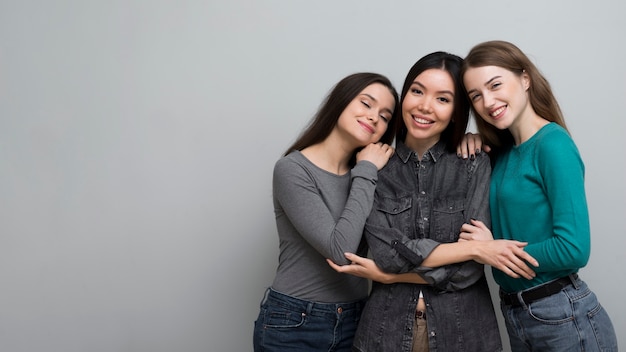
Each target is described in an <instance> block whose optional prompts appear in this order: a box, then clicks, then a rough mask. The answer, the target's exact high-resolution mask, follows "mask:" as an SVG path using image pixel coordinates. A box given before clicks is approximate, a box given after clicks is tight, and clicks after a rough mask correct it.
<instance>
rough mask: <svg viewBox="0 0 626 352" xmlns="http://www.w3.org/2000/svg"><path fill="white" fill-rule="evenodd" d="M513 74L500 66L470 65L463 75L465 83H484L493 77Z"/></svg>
mask: <svg viewBox="0 0 626 352" xmlns="http://www.w3.org/2000/svg"><path fill="white" fill-rule="evenodd" d="M511 74H513V73H512V72H511V71H509V70H507V69H505V68H502V67H499V66H480V67H470V68H468V69H467V71H465V74H464V75H463V81H464V82H465V84H470V83H472V84H483V83H485V82H487V81H488V80H490V79H492V78H493V77H505V76H508V75H511Z"/></svg>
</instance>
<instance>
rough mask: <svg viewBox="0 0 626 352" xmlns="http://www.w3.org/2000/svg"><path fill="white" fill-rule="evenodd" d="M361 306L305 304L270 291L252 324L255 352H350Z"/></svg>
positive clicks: (352, 304)
mask: <svg viewBox="0 0 626 352" xmlns="http://www.w3.org/2000/svg"><path fill="white" fill-rule="evenodd" d="M364 305H365V300H363V301H359V302H351V303H317V302H310V301H304V300H301V299H298V298H295V297H291V296H288V295H285V294H282V293H280V292H277V291H274V290H272V289H271V288H270V289H268V290H267V292H266V293H265V297H264V299H263V301H262V302H261V311H260V312H259V317H258V318H257V320H256V321H255V322H254V338H253V343H254V351H255V352H261V351H281V352H283V351H298V352H301V351H346V352H347V351H350V350H351V348H352V340H353V338H354V333H355V332H356V327H357V324H358V322H359V319H360V317H361V309H362V307H363V306H364Z"/></svg>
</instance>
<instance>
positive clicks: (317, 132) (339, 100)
mask: <svg viewBox="0 0 626 352" xmlns="http://www.w3.org/2000/svg"><path fill="white" fill-rule="evenodd" d="M374 83H380V84H382V85H384V86H385V87H387V88H388V89H389V92H391V95H393V99H394V109H393V115H392V117H391V120H390V121H389V122H388V125H387V130H386V131H385V133H384V134H383V136H382V137H381V139H380V142H383V143H387V144H391V142H393V138H394V135H395V131H396V125H397V123H398V120H399V118H398V116H399V114H400V103H399V98H398V92H397V91H396V89H395V88H394V87H393V84H391V81H390V80H389V79H388V78H387V77H385V76H383V75H381V74H378V73H372V72H359V73H353V74H351V75H349V76H347V77H345V78H343V79H342V80H341V81H339V82H338V83H337V84H336V85H335V86H334V87H333V88H332V90H331V91H330V93H329V94H328V95H327V96H326V98H325V99H324V101H323V102H322V104H321V105H320V107H319V109H318V111H317V113H316V114H315V116H313V119H312V120H311V122H310V123H309V125H308V126H307V127H306V128H305V129H304V131H303V132H302V133H301V134H300V136H299V137H298V139H297V140H296V141H295V142H294V143H293V144H292V145H291V146H290V147H289V148H288V149H287V151H286V152H285V154H284V155H287V154H289V153H291V152H292V151H294V150H302V149H304V148H306V147H309V146H311V145H314V144H317V143H320V142H322V141H324V140H325V139H326V137H328V136H329V135H330V133H331V132H332V130H333V128H335V125H337V121H338V120H339V116H341V113H343V111H344V110H345V109H346V107H347V106H348V104H350V102H352V100H353V99H354V98H355V97H356V96H357V95H359V93H361V92H362V91H363V89H365V88H366V87H368V86H369V85H372V84H374ZM356 152H357V151H356V150H355V154H356ZM352 159H354V155H353V157H352ZM353 162H354V160H353V161H352V163H353Z"/></svg>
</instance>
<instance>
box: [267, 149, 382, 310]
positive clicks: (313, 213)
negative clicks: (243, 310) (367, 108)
mask: <svg viewBox="0 0 626 352" xmlns="http://www.w3.org/2000/svg"><path fill="white" fill-rule="evenodd" d="M376 181H377V168H376V166H375V165H374V164H372V163H370V162H368V161H361V162H359V163H357V165H356V166H354V168H353V169H352V170H351V171H350V172H349V173H347V174H345V175H340V176H339V175H335V174H333V173H330V172H327V171H325V170H322V169H320V168H319V167H317V166H315V165H314V164H313V163H311V162H310V161H309V160H308V159H307V158H306V157H304V155H302V153H300V152H299V151H295V152H292V153H290V154H289V155H287V156H285V157H283V158H281V159H279V160H278V161H277V162H276V165H275V166H274V176H273V197H274V212H275V215H276V226H277V230H278V237H279V246H280V254H279V260H278V268H277V270H276V276H275V278H274V282H273V284H272V288H273V289H274V290H276V291H279V292H282V293H285V294H288V295H291V296H294V297H297V298H300V299H304V300H310V301H316V302H327V303H338V302H351V301H355V300H359V299H363V298H365V297H367V289H368V285H367V280H365V279H362V278H359V277H356V276H352V275H346V274H340V273H337V272H336V271H335V270H333V269H332V268H331V267H330V266H329V265H328V263H327V262H326V258H330V259H332V260H333V261H334V262H335V263H338V264H347V263H348V262H347V260H346V258H345V257H344V253H345V252H352V253H359V254H360V255H365V254H366V252H365V250H364V249H365V247H363V246H361V238H362V234H363V228H364V226H365V220H366V219H367V216H368V215H369V214H370V211H371V209H372V204H373V199H374V191H375V187H376Z"/></svg>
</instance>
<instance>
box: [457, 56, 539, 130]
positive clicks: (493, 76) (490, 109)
mask: <svg viewBox="0 0 626 352" xmlns="http://www.w3.org/2000/svg"><path fill="white" fill-rule="evenodd" d="M463 83H464V84H465V87H466V90H467V92H468V93H467V94H468V96H469V99H470V101H471V102H472V106H473V107H474V110H476V112H477V113H478V115H480V117H481V118H482V119H483V120H485V122H487V123H489V124H491V125H493V126H494V127H496V128H498V129H501V130H503V129H507V128H509V127H511V126H512V125H513V124H515V123H516V122H517V121H519V120H520V116H523V115H524V113H525V112H527V111H529V109H528V108H529V107H530V103H529V100H528V94H527V91H528V87H529V86H530V84H529V83H530V79H529V77H528V74H526V73H525V72H524V73H522V74H521V75H516V74H515V73H513V72H511V71H509V70H507V69H505V68H502V67H499V66H482V67H472V68H470V69H468V70H467V71H466V72H465V74H464V75H463Z"/></svg>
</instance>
